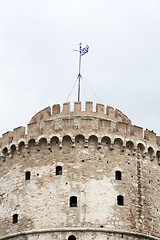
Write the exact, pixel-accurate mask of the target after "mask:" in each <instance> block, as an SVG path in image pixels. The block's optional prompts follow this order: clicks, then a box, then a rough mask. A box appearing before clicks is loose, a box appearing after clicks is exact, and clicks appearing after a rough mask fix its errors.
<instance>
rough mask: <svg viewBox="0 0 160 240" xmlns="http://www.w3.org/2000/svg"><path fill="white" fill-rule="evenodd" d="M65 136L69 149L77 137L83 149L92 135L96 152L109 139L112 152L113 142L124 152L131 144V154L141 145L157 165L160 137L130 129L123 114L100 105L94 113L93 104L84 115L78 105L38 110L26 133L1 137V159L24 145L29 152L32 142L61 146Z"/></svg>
mask: <svg viewBox="0 0 160 240" xmlns="http://www.w3.org/2000/svg"><path fill="white" fill-rule="evenodd" d="M66 135H69V137H70V138H71V144H72V147H74V146H75V143H76V137H77V136H80V135H81V136H83V137H84V139H85V140H84V142H85V146H86V147H88V144H89V139H90V137H91V136H92V135H93V136H96V138H97V146H98V147H99V148H101V144H102V143H103V139H104V137H108V138H109V139H110V140H109V141H110V142H111V149H112V148H114V144H115V139H121V141H122V149H123V150H124V149H126V148H127V145H128V142H131V143H132V145H133V148H134V151H135V152H137V151H138V150H137V149H138V147H139V144H141V145H142V146H143V147H142V148H143V153H145V154H148V155H151V156H152V157H151V159H152V160H153V159H157V162H158V164H160V137H159V136H156V134H155V133H154V132H153V131H149V130H145V131H144V130H143V128H141V127H138V126H135V125H132V124H131V120H130V119H129V118H128V117H127V116H126V115H125V114H123V113H122V112H121V111H120V110H118V109H114V108H112V107H110V106H107V107H106V109H105V106H104V105H103V104H96V111H95V112H94V111H93V102H86V106H85V110H84V111H82V109H81V102H75V103H74V111H71V110H70V103H68V102H67V103H64V104H63V109H62V110H61V107H60V105H59V104H56V105H53V107H52V108H51V107H47V108H45V109H43V110H41V111H40V112H38V113H37V114H35V115H34V116H33V117H32V119H31V121H30V122H29V124H28V125H27V131H26V129H25V127H18V128H15V129H14V130H13V131H9V132H7V133H5V134H3V135H2V138H0V156H1V157H2V158H3V157H4V156H5V155H6V154H10V156H12V154H13V152H14V151H18V152H20V148H21V147H22V146H23V144H24V145H25V146H26V147H27V148H28V146H29V144H30V142H32V140H33V141H35V143H36V145H39V144H40V140H41V139H46V142H47V144H48V146H50V144H51V139H52V138H53V137H55V136H56V137H57V138H58V142H59V143H60V146H62V142H63V138H64V137H65V136H66ZM102 145H103V144H102ZM112 146H113V147H112ZM151 153H152V154H151Z"/></svg>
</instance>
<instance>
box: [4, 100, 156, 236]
mask: <svg viewBox="0 0 160 240" xmlns="http://www.w3.org/2000/svg"><path fill="white" fill-rule="evenodd" d="M159 165H160V137H158V136H156V134H155V133H154V132H152V131H149V130H145V131H143V129H142V128H140V127H137V126H134V125H132V124H131V121H130V119H128V117H127V116H125V115H124V114H123V113H122V112H120V111H119V110H117V109H116V110H114V109H113V108H112V107H109V106H107V108H106V111H105V108H104V105H102V104H97V105H96V111H95V112H94V111H93V103H92V102H86V107H85V111H82V110H81V103H80V102H75V103H74V111H73V112H71V111H70V103H64V104H63V109H62V111H61V110H60V105H59V104H57V105H54V106H53V107H52V109H51V108H50V107H47V108H45V109H44V110H42V111H40V112H39V113H37V114H36V115H34V116H33V117H32V119H31V121H30V123H29V124H28V126H27V130H25V128H24V127H19V128H16V129H14V131H11V132H7V133H5V134H3V135H2V138H0V240H4V239H13V240H55V239H56V240H57V239H58V240H83V239H87V240H93V239H94V240H106V239H109V240H119V239H122V238H123V239H125V240H126V239H127V240H137V239H146V240H149V239H160V179H159V178H160V166H159Z"/></svg>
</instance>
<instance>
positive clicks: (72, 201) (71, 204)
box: [70, 196, 77, 207]
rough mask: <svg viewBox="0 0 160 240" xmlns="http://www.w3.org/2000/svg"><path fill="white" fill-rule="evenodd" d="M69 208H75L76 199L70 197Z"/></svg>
mask: <svg viewBox="0 0 160 240" xmlns="http://www.w3.org/2000/svg"><path fill="white" fill-rule="evenodd" d="M70 207H77V197H75V196H72V197H70Z"/></svg>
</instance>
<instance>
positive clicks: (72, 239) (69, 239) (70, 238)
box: [68, 235, 76, 240]
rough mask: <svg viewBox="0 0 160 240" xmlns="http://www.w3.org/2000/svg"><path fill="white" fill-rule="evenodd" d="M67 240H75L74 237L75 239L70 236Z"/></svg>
mask: <svg viewBox="0 0 160 240" xmlns="http://www.w3.org/2000/svg"><path fill="white" fill-rule="evenodd" d="M68 240H76V237H75V236H74V235H70V236H69V237H68Z"/></svg>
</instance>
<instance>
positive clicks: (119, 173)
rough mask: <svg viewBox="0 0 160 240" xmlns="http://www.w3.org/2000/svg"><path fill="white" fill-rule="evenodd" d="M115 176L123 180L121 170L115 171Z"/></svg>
mask: <svg viewBox="0 0 160 240" xmlns="http://www.w3.org/2000/svg"><path fill="white" fill-rule="evenodd" d="M115 178H116V180H122V174H121V172H120V171H115Z"/></svg>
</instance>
